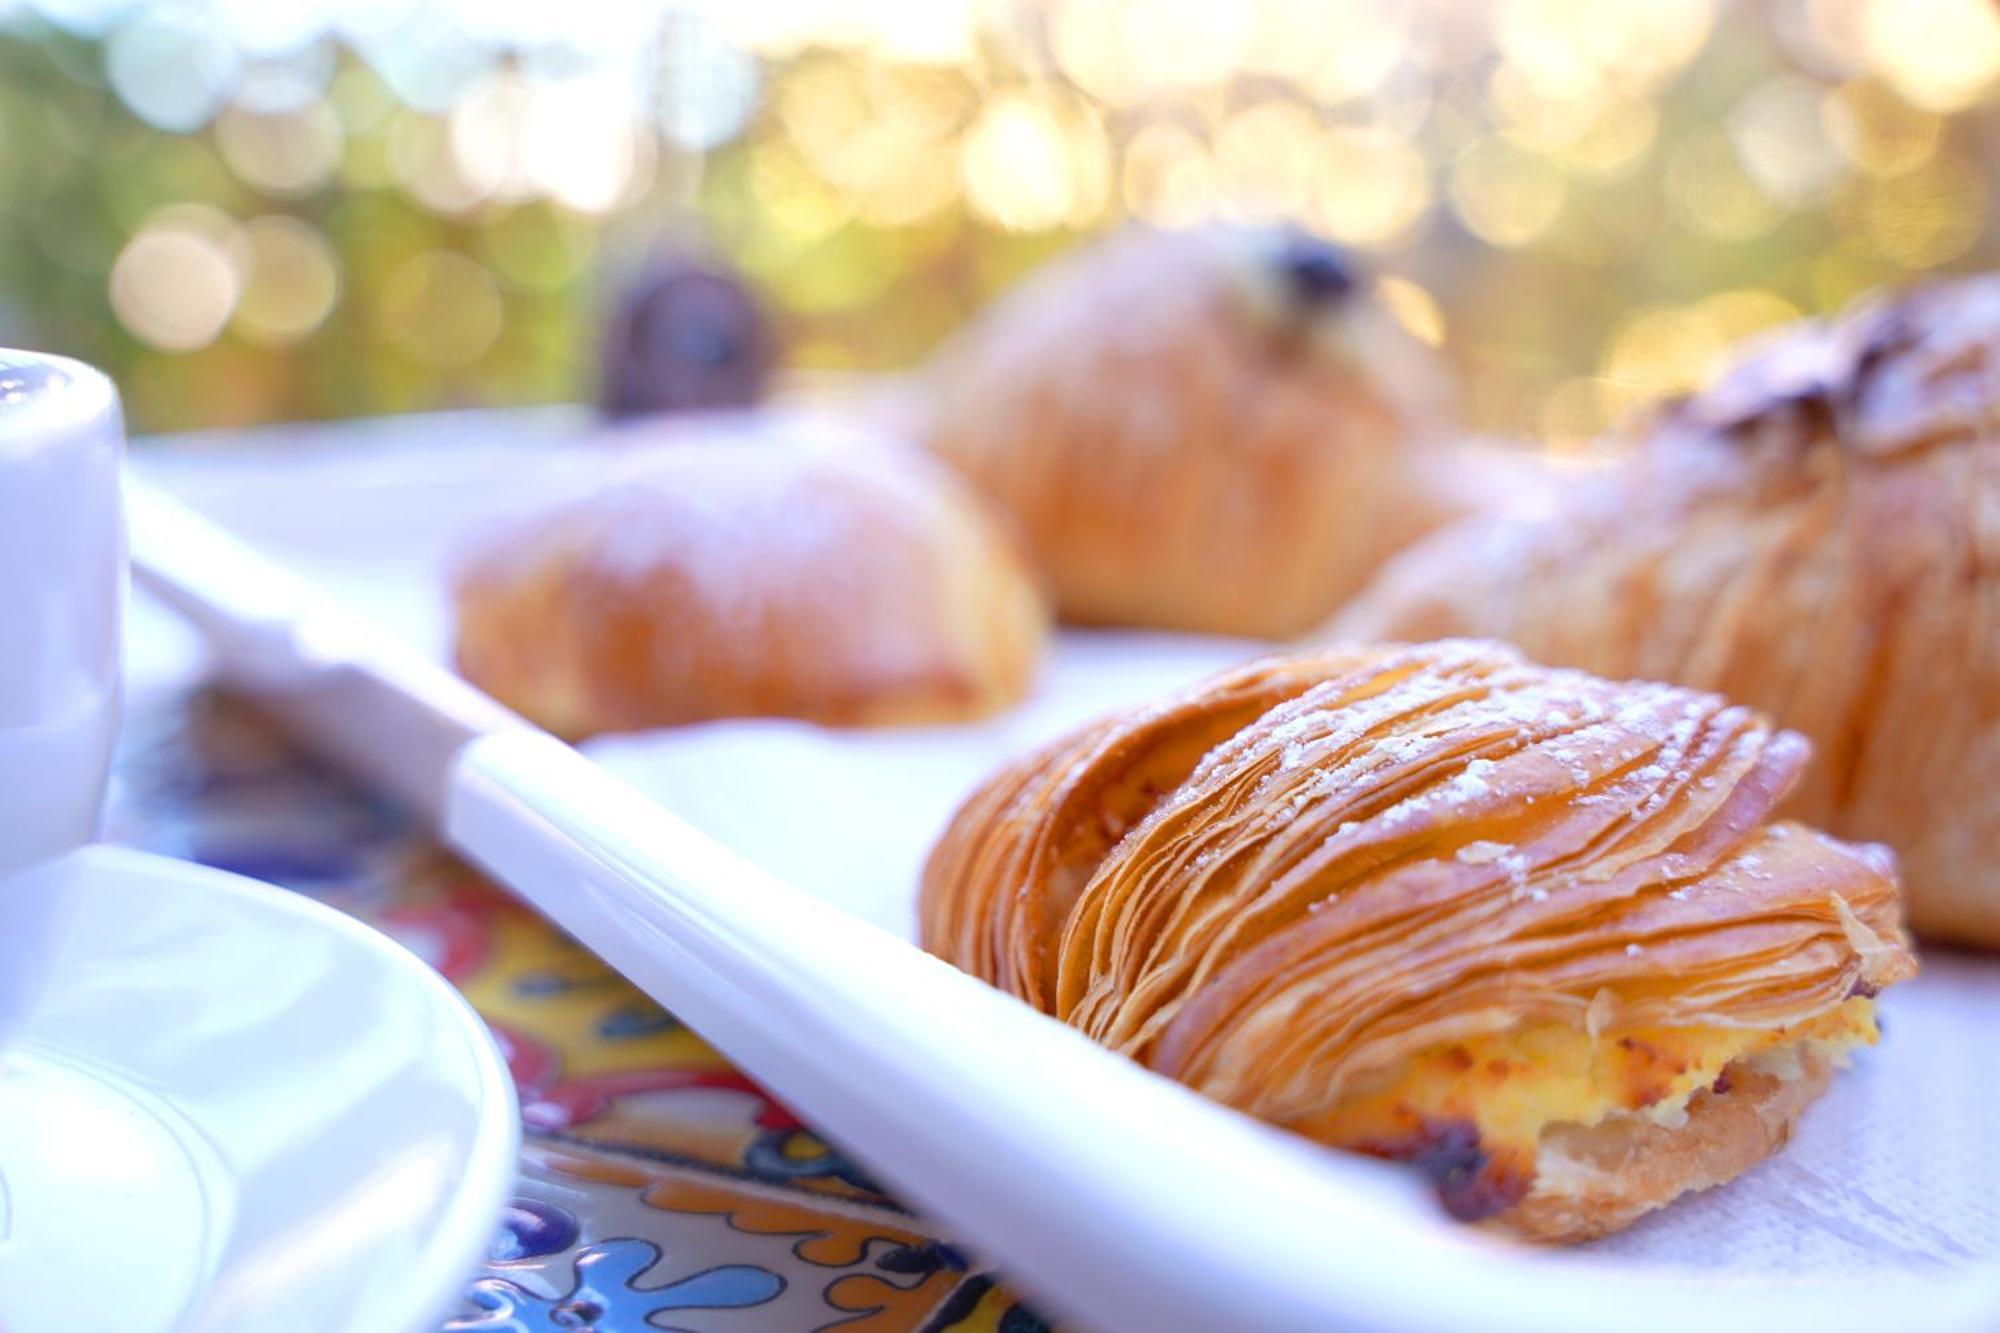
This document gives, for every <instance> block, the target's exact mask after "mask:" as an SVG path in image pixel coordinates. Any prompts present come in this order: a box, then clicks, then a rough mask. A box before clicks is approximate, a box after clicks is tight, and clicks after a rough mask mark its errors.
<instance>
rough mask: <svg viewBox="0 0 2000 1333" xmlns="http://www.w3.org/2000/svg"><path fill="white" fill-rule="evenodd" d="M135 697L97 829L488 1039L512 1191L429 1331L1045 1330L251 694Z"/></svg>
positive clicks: (691, 1037) (786, 1116) (692, 1040)
mask: <svg viewBox="0 0 2000 1333" xmlns="http://www.w3.org/2000/svg"><path fill="white" fill-rule="evenodd" d="M135 711H136V716H135V717H134V718H133V720H132V721H131V723H130V724H129V725H128V730H127V739H126V744H125V747H124V752H123V754H122V756H121V760H120V766H119V781H118V783H117V785H116V788H115V792H114V797H113V803H112V810H111V813H110V816H109V824H110V828H111V832H112V836H113V837H114V838H115V839H117V840H119V841H123V842H127V843H130V844H132V845H137V846H144V847H148V848H150V849H152V850H156V851H163V852H166V853H168V854H171V855H178V856H184V857H188V858H190V859H193V860H200V861H204V862H207V863H209V864H212V865H221V866H226V867H228V868H230V869H235V870H239V871H242V872H244V873H247V874H251V875H254V876H256V877H258V878H261V879H266V880H270V881H272V882H274V883H278V884H282V885H284V886H286V887H289V888H293V889H297V890H299V891H302V892H306V893H310V894H312V895H313V896H315V897H318V898H321V899H323V900H325V901H327V902H331V903H333V904H335V905H337V906H340V907H342V908H343V909H345V910H347V911H350V912H353V913H355V914H356V915H358V916H361V917H363V918H364V919H366V920H369V921H371V922H372V923H374V924H375V925H377V926H379V927H381V928H382V929H384V930H386V931H388V932H389V933H390V934H392V935H394V936H395V937H396V938H398V939H400V940H401V941H402V942H403V943H405V944H406V945H408V946H409V947H410V948H412V949H413V950H415V951H416V952H417V953H418V954H419V955H420V956H422V957H423V958H425V959H427V960H428V961H429V962H430V963H431V964H432V965H433V966H435V967H436V968H437V969H438V970H439V971H440V972H441V973H443V974H444V975H445V976H446V977H447V978H448V979H449V980H450V981H451V982H452V983H453V984H454V985H456V986H457V987H459V989H460V990H461V991H463V992H464V994H465V995H466V997H467V998H468V999H469V1000H470V1001H471V1002H472V1004H473V1006H474V1007H475V1008H476V1009H478V1011H479V1012H480V1014H481V1015H482V1016H484V1017H485V1018H486V1020H487V1021H488V1023H489V1025H490V1026H491V1027H492V1029H493V1031H494V1034H495V1036H496V1037H497V1038H498V1039H499V1041H500V1043H501V1045H502V1048H503V1049H504V1051H505V1052H506V1054H507V1058H508V1064H509V1067H510V1069H511V1070H512V1072H513V1074H514V1078H515V1082H516V1085H517V1087H518V1089H519V1092H520V1099H521V1108H522V1118H523V1125H524V1128H525V1129H526V1130H527V1131H528V1137H527V1139H526V1146H525V1148H524V1150H523V1157H522V1171H521V1180H520V1185H519V1187H518V1195H517V1197H516V1198H515V1200H514V1201H513V1203H512V1204H511V1206H510V1207H509V1209H508V1211H507V1214H506V1216H505V1217H504V1218H503V1219H502V1220H501V1223H500V1225H499V1227H498V1228H497V1230H496V1234H495V1239H494V1243H493V1248H492V1252H491V1254H490V1256H489V1259H488V1262H487V1264H486V1266H485V1271H484V1272H483V1273H482V1274H480V1275H479V1276H478V1277H477V1278H476V1280H474V1281H473V1282H472V1283H471V1285H470V1286H469V1288H468V1290H467V1294H466V1301H465V1305H464V1308H463V1309H461V1310H460V1311H459V1312H458V1313H457V1314H456V1315H455V1316H454V1317H453V1318H452V1319H451V1320H450V1322H449V1323H448V1324H447V1327H448V1328H450V1329H454V1330H485V1331H490V1333H544V1331H551V1333H552V1331H553V1330H570V1331H571V1333H575V1331H576V1330H595V1333H658V1331H659V1330H672V1329H683V1330H689V1331H690V1333H696V1331H699V1333H708V1331H709V1330H714V1333H729V1331H730V1330H745V1331H748V1330H819V1329H834V1328H839V1329H842V1330H846V1331H847V1333H915V1331H916V1330H925V1331H926V1333H943V1330H947V1329H952V1330H959V1329H963V1330H993V1331H998V1333H1040V1330H1042V1329H1043V1328H1044V1325H1043V1324H1042V1322H1041V1321H1040V1320H1039V1319H1037V1318H1036V1317H1035V1316H1034V1315H1032V1314H1031V1313H1029V1312H1028V1311H1027V1310H1026V1309H1025V1308H1024V1307H1021V1306H1019V1305H1018V1304H1016V1303H1015V1302H1014V1301H1012V1300H1011V1299H1010V1298H1008V1297H1007V1296H1006V1295H1005V1294H1004V1293H1003V1292H1002V1291H1001V1290H1000V1289H999V1288H997V1287H996V1286H995V1285H994V1284H993V1282H992V1280H991V1278H990V1277H988V1276H986V1275H983V1274H979V1273H974V1272H969V1271H968V1268H967V1264H966V1261H965V1259H964V1258H963V1256H962V1255H961V1254H960V1252H959V1251H958V1250H957V1249H956V1248H954V1247H953V1246H951V1245H949V1244H947V1243H945V1242H944V1241H943V1240H941V1239H940V1238H938V1237H936V1236H935V1235H933V1234H931V1232H930V1231H929V1230H928V1228H926V1227H925V1225H924V1224H923V1223H922V1222H920V1221H918V1220H917V1219H916V1218H914V1217H912V1216H911V1215H910V1214H908V1213H907V1212H905V1211H904V1210H903V1209H902V1208H900V1207H899V1206H898V1205H897V1204H895V1203H894V1201H893V1200H891V1199H889V1198H887V1197H886V1196H884V1195H883V1194H882V1193H880V1192H879V1191H878V1190H877V1189H876V1188H875V1187H874V1186H873V1185H872V1184H870V1183H869V1181H868V1180H867V1178H866V1177H865V1176H864V1175H863V1174H862V1173H861V1172H860V1171H859V1170H858V1169H857V1168H856V1167H854V1165H853V1164H852V1163H850V1162H848V1161H847V1160H846V1159H845V1158H844V1157H842V1156H841V1154H840V1153H839V1152H838V1151H836V1150H835V1149H833V1148H832V1147H830V1146H829V1145H827V1144H826V1143H824V1142H823V1141H821V1140H820V1139H819V1138H818V1137H817V1136H816V1135H814V1134H813V1133H812V1131H811V1130H810V1128H809V1127H807V1126H806V1125H804V1124H802V1123H800V1122H799V1121H798V1120H797V1119H796V1118H795V1117H794V1116H793V1115H792V1113H791V1112H790V1111H789V1110H787V1109H786V1108H785V1107H783V1106H781V1105H779V1104H778V1103H777V1102H776V1101H774V1100H772V1099H771V1098H770V1097H769V1096H768V1095H766V1094H765V1093H764V1092H763V1090H762V1089H761V1088H759V1087H758V1086H757V1085H756V1084H755V1083H754V1082H752V1081H751V1080H749V1079H747V1078H745V1077H744V1076H743V1075H742V1074H740V1073H738V1072H737V1071H736V1070H735V1069H733V1068H731V1067H730V1065H729V1063H728V1062H727V1061H726V1060H724V1059H723V1058H722V1057H721V1056H720V1055H718V1054H717V1053H716V1052H715V1051H714V1050H712V1049H711V1048H710V1047H709V1046H708V1045H707V1044H706V1043H704V1042H703V1041H702V1040H701V1039H700V1038H699V1037H698V1036H696V1035H695V1034H694V1033H693V1032H691V1031H689V1030H688V1029H687V1028H685V1027H683V1026H682V1025H681V1024H680V1023H679V1022H677V1021H676V1020H675V1019H674V1018H673V1016H672V1015H671V1014H668V1013H667V1012H666V1011H664V1010H663V1009H661V1008H660V1007H659V1006H658V1005H656V1004H654V1003H653V1002H652V1001H651V1000H650V999H648V998H647V997H646V996H645V995H643V994H641V993H640V992H639V991H637V990H635V989H634V988H632V987H631V986H630V985H628V984H627V983H626V982H625V981H624V980H623V979H621V978H620V977H618V976H617V975H616V974H615V973H613V972H612V971H611V970H610V969H609V968H607V967H606V966H605V965H604V964H603V963H601V962H599V961H598V960H597V958H596V957H594V956H593V955H591V954H590V953H588V952H587V951H585V950H583V949H581V948H579V947H578V946H577V945H576V944H575V943H574V942H572V941H571V940H569V939H568V938H567V937H565V936H564V935H563V934H562V933H561V932H559V931H557V930H555V929H554V928H553V927H551V926H550V925H549V924H548V923H547V922H545V921H544V920H542V919H541V918H540V917H539V916H537V915H535V914H534V913H532V912H530V911H528V910H527V909H525V908H523V907H522V906H520V905H519V904H518V903H516V902H515V901H514V900H513V899H511V898H509V897H508V896H506V895H505V894H504V893H502V892H501V891H499V890H498V889H496V888H494V887H493V886H492V885H490V884H488V883H487V882H485V881H484V880H482V879H481V878H480V877H479V876H478V875H476V874H474V873H472V872H471V871H469V870H467V869H466V868H465V867H464V866H462V865H461V864H459V863H458V862H456V861H454V860H453V859H451V858H450V857H448V856H446V855H444V854H443V853H441V852H440V851H438V850H437V848H436V847H435V846H434V845H432V844H431V843H430V842H429V840H428V839H427V838H426V837H425V836H424V835H423V834H422V832H421V831H420V830H419V829H417V828H415V827H414V826H413V825H412V824H411V823H410V822H409V821H408V820H407V819H406V818H405V817H404V816H403V815H401V814H400V813H399V812H397V811H396V810H395V809H394V808H392V807H390V806H389V805H387V804H385V803H383V802H381V801H379V800H376V799H374V798H372V797H370V796H368V795H367V794H366V793H363V792H361V791H359V790H357V789H356V788H355V787H354V786H353V785H352V784H350V783H349V782H347V781H346V780H345V779H343V778H342V777H340V776H339V775H338V774H336V773H334V772H331V771H330V770H328V769H327V768H325V767H324V766H323V765H319V764H316V763H314V762H312V761H310V760H308V759H306V758H304V757H302V756H300V755H299V754H297V753H295V752H294V751H293V750H292V749H290V748H289V747H288V746H287V745H285V743H284V742H283V741H282V739H281V738H280V737H279V736H278V734H277V733H276V731H275V730H274V729H273V728H272V727H271V726H270V725H269V724H268V723H267V722H265V721H263V720H262V719H260V718H259V717H258V716H257V715H256V714H255V713H254V712H253V711H251V710H250V709H248V708H247V707H245V706H243V705H241V704H239V703H233V702H230V701H228V700H224V699H220V698H217V697H213V696H201V697H197V698H194V699H190V700H182V701H173V702H171V703H162V704H157V705H155V706H152V707H150V708H146V709H140V710H135Z"/></svg>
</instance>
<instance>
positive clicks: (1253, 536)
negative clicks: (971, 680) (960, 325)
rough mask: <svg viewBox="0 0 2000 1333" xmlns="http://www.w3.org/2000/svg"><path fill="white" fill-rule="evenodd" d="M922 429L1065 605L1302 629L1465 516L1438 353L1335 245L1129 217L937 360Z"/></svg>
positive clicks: (1117, 615)
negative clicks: (1440, 427) (1421, 537)
mask: <svg viewBox="0 0 2000 1333" xmlns="http://www.w3.org/2000/svg"><path fill="white" fill-rule="evenodd" d="M931 389H932V396H933V402H932V405H931V410H930V418H931V420H930V425H929V427H928V430H927V431H926V435H927V438H928V441H929V443H930V445H931V447H932V448H933V449H935V450H936V451H937V453H938V454H939V455H940V456H942V457H944V458H945V459H947V460H949V461H950V462H951V463H952V464H954V465H955V466H957V467H958V468H959V469H960V470H962V471H963V472H964V473H965V474H966V475H967V476H968V477H970V478H971V479H972V480H973V482H974V483H975V484H976V485H977V486H978V487H979V488H980V489H981V490H982V491H984V492H985V493H986V494H987V495H988V496H990V497H992V498H993V499H994V500H995V501H997V502H998V503H999V505H1000V506H1001V507H1002V508H1004V509H1005V510H1006V511H1007V512H1008V513H1010V514H1011V515H1012V516H1013V518H1014V520H1015V521H1016V523H1017V524H1018V525H1019V527H1020V529H1021V531H1022V533H1023V534H1024V535H1025V536H1026V538H1027V541H1028V545H1029V547H1030V549H1031V550H1032V553H1033V555H1034V558H1035V559H1036V560H1037V561H1038V562H1039V563H1040V565H1041V567H1042V569H1043V570H1044V572H1045V573H1046V575H1047V577H1048V580H1049V582H1050V585H1051V587H1052V589H1053V591H1054V594H1055V599H1056V606H1057V610H1058V612H1059V613H1060V614H1061V615H1062V616H1063V617H1064V618H1065V619H1068V620H1072V621H1077V622H1082V623H1095V624H1117V625H1145V626H1156V627H1160V628H1167V629H1182V630H1197V631H1208V632H1214V633H1227V634H1244V635H1262V636H1273V637H1277V636H1287V635H1292V634H1297V633H1300V632H1302V631H1304V630H1307V629H1309V628H1311V627H1312V626H1313V625H1314V624H1316V623H1317V622H1318V621H1319V620H1321V619H1322V618H1323V617H1325V616H1326V615H1327V614H1329V613H1330V612H1331V611H1332V610H1333V609H1334V607H1336V606H1337V605H1339V603H1340V602H1341V601H1342V600H1343V599H1344V598H1345V597H1347V596H1348V595H1349V594H1351V593H1352V592H1353V591H1354V590H1355V589H1356V588H1358V587H1359V586H1360V585H1361V583H1362V581H1363V580H1364V579H1366V578H1367V576H1368V575H1369V574H1370V573H1371V572H1372V571H1373V570H1374V568H1375V567H1376V565H1377V564H1378V563H1379V562H1380V561H1381V560H1382V559H1383V557H1385V556H1386V555H1388V554H1389V553H1390V552H1391V551H1393V550H1395V549H1397V548H1398V547H1399V546H1401V545H1403V544H1405V543H1406V542H1408V541H1409V540H1410V539H1411V538H1412V537H1414V536H1416V535H1417V534H1419V533H1421V532H1424V531H1426V530H1428V529H1429V528H1431V527H1433V526H1435V525H1436V524H1438V523H1439V522H1441V521H1442V520H1444V519H1445V518H1447V517H1450V516H1452V515H1454V514H1456V513H1457V512H1459V511H1460V508H1461V506H1462V504H1463V497H1461V496H1459V495H1457V494H1455V493H1453V491H1452V489H1451V482H1452V479H1453V472H1452V470H1451V469H1450V468H1449V467H1445V466H1439V465H1438V464H1437V461H1436V460H1435V459H1434V455H1437V454H1438V453H1439V452H1440V450H1439V449H1438V448H1437V447H1434V443H1433V441H1432V439H1431V438H1430V437H1431V435H1432V434H1433V430H1432V427H1431V424H1430V423H1429V421H1428V417H1429V416H1430V415H1433V414H1435V412H1436V407H1435V402H1436V399H1437V397H1438V394H1439V380H1438V376H1437V373H1436V371H1435V369H1434V367H1433V366H1432V365H1431V364H1430V360H1429V358H1428V356H1427V350H1426V349H1425V348H1424V347H1423V346H1422V345H1421V344H1419V343H1417V342H1416V341H1415V340H1414V339H1412V338H1410V337H1409V335H1408V334H1406V333H1405V332H1404V331H1403V330H1402V329H1401V328H1400V327H1399V326H1398V325H1397V324H1396V322H1395V321H1394V320H1393V319H1391V318H1389V317H1388V315H1387V314H1386V313H1385V312H1384V311H1383V310H1382V309H1380V308H1379V307H1378V305H1377V304H1376V302H1375V300H1374V298H1373V296H1372V295H1371V294H1370V293H1369V292H1368V291H1367V290H1365V289H1364V288H1363V287H1362V286H1361V285H1360V284H1359V282H1358V280H1357V278H1356V277H1355V275H1354V274H1353V273H1352V272H1351V271H1350V270H1349V268H1348V265H1347V261H1346V260H1345V259H1344V258H1343V257H1342V256H1341V255H1340V254H1339V253H1338V252H1337V251H1335V250H1333V249H1332V248H1331V247H1330V246H1328V245H1326V244H1325V243H1324V242H1322V241H1319V240H1317V239H1316V238H1314V237H1312V236H1309V235H1307V234H1305V233H1303V232H1299V231H1296V230H1291V229H1279V228H1255V227H1229V226H1219V225H1218V226H1210V227H1205V228H1201V229H1198V230H1188V231H1158V230H1150V229H1143V228H1133V229H1129V230H1127V231H1125V232H1122V233H1120V234H1118V235H1116V236H1114V237H1112V238H1110V239H1109V240H1107V241H1104V242H1100V243H1098V244H1096V245H1092V246H1088V247H1086V248H1084V249H1083V250H1081V251H1080V252H1078V253H1077V254H1075V255H1072V256H1068V257H1066V258H1064V259H1061V260H1058V261H1056V262H1055V263H1052V264H1050V265H1049V266H1048V267H1047V268H1045V269H1044V270H1042V271H1041V272H1038V273H1036V274H1035V275H1034V276H1032V277H1030V278H1029V279H1028V280H1027V281H1026V282H1025V283H1024V284H1023V285H1022V287H1021V288H1020V289H1019V290H1018V291H1016V292H1014V293H1011V294H1009V295H1008V296H1006V297H1003V298H1002V299H1001V301H1000V302H999V304H998V305H997V306H996V307H995V308H994V309H993V310H992V311H990V312H988V313H987V314H986V315H985V316H984V317H983V318H982V319H981V320H979V321H978V322H976V323H975V324H974V325H973V326H972V327H971V328H970V329H969V330H968V331H967V332H966V333H965V334H964V335H962V336H961V337H960V338H959V339H958V340H957V341H956V342H955V343H954V344H952V345H950V346H948V347H947V348H946V350H945V351H944V352H943V353H942V354H941V355H940V357H939V359H938V361H937V362H936V364H935V365H934V366H933V375H932V383H931Z"/></svg>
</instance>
